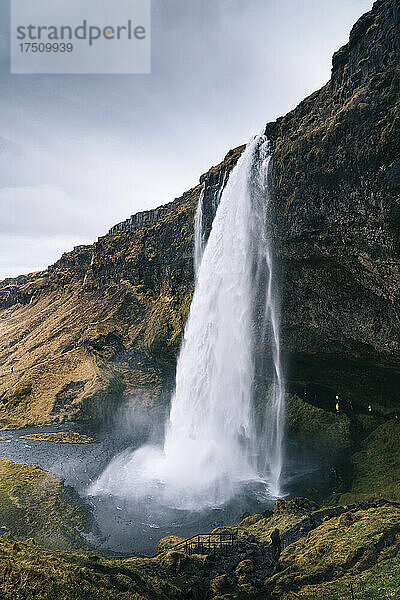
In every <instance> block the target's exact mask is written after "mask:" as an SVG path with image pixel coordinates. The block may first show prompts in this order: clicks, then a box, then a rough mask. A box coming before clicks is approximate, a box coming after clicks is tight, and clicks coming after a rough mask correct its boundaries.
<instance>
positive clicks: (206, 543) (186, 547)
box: [170, 532, 237, 555]
mask: <svg viewBox="0 0 400 600" xmlns="http://www.w3.org/2000/svg"><path fill="white" fill-rule="evenodd" d="M236 544H237V537H236V534H235V533H231V532H226V533H199V534H197V535H194V536H193V537H191V538H188V539H187V540H184V541H183V542H179V544H176V545H175V546H172V548H170V550H177V551H180V552H185V554H189V555H190V554H214V555H215V554H217V553H218V554H226V555H227V554H228V552H229V548H232V547H233V546H235V545H236Z"/></svg>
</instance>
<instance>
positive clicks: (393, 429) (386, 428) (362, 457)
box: [339, 419, 400, 504]
mask: <svg viewBox="0 0 400 600" xmlns="http://www.w3.org/2000/svg"><path fill="white" fill-rule="evenodd" d="M352 466H353V478H352V483H351V489H350V490H349V492H347V493H345V494H343V495H342V496H341V497H340V499H339V502H340V503H341V504H351V503H353V502H355V501H356V502H360V501H366V500H376V499H379V498H387V499H389V500H396V501H397V502H400V423H399V422H398V421H397V420H395V419H393V420H391V421H387V422H386V423H384V424H383V425H380V426H379V427H377V428H376V429H375V430H374V431H372V433H370V435H368V436H367V437H366V438H365V439H364V440H363V442H362V444H361V449H360V451H359V452H356V453H355V454H354V455H353V457H352Z"/></svg>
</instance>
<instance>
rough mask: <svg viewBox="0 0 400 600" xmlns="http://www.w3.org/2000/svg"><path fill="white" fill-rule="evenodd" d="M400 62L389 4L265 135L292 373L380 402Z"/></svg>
mask: <svg viewBox="0 0 400 600" xmlns="http://www.w3.org/2000/svg"><path fill="white" fill-rule="evenodd" d="M399 56H400V5H399V3H398V2H397V1H395V0H392V1H387V0H380V1H378V2H376V3H375V4H374V7H373V10H372V11H371V12H369V13H367V14H365V15H364V16H363V17H361V19H360V20H359V21H358V22H357V23H356V24H355V25H354V27H353V29H352V31H351V33H350V39H349V42H348V43H347V44H346V45H345V46H343V47H342V48H341V49H340V50H339V51H338V52H336V53H335V54H334V56H333V67H332V76H331V80H330V81H329V82H328V83H327V84H326V85H325V86H324V87H323V88H322V89H321V90H319V91H318V92H315V93H314V94H312V95H311V96H310V97H308V98H307V99H305V100H304V101H303V102H302V103H301V104H299V106H297V108H295V110H293V111H292V112H290V113H289V114H288V115H286V116H285V117H282V118H280V119H278V120H277V121H276V122H275V123H269V124H268V125H267V127H266V132H267V135H268V137H269V139H270V140H271V143H272V145H273V150H274V159H273V169H272V186H273V210H272V216H273V225H274V234H275V235H274V238H275V242H276V249H277V254H278V256H279V259H278V261H277V262H278V264H280V265H281V268H282V281H281V287H282V290H283V301H282V305H283V336H282V337H283V340H284V346H285V351H286V352H287V353H289V354H290V355H291V357H292V359H293V358H296V357H297V360H292V363H291V364H292V369H291V376H292V377H294V378H297V377H300V378H301V372H302V371H303V377H304V379H307V377H309V376H310V372H311V371H312V372H313V373H314V381H315V380H320V381H321V382H324V381H325V382H326V381H327V380H328V381H329V383H330V384H334V383H335V382H336V386H337V389H338V390H339V391H340V392H343V393H347V394H353V395H354V393H356V394H357V393H358V394H359V395H360V396H361V397H362V396H365V395H367V394H368V391H369V395H370V397H372V399H374V397H376V395H377V392H378V393H379V396H382V395H384V396H387V395H388V394H389V395H390V396H393V397H398V396H397V389H396V387H397V386H395V385H394V382H393V381H392V380H391V376H390V373H392V372H396V373H397V374H398V373H399V359H400V345H399V344H400V340H399V333H400V321H399V317H400V253H399V250H400V245H399V241H400V238H399V234H400V151H399V150H400V136H399V133H400V127H399V124H400V112H399V110H400V106H399V90H400V85H399V69H400V61H399ZM356 363H357V364H356ZM296 365H297V366H298V368H297V369H296ZM373 366H376V367H378V366H379V367H386V368H387V370H386V371H384V370H382V369H379V368H378V369H373ZM355 373H357V374H358V376H356V377H355ZM377 378H378V380H379V381H377Z"/></svg>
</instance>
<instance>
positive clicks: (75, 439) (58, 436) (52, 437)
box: [20, 431, 95, 444]
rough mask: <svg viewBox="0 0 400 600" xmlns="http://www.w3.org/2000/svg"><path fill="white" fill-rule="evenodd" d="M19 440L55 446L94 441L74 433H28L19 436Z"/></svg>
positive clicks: (81, 434)
mask: <svg viewBox="0 0 400 600" xmlns="http://www.w3.org/2000/svg"><path fill="white" fill-rule="evenodd" d="M20 439H24V440H34V441H35V442H54V443H55V444H91V443H93V442H94V441H95V439H94V438H92V437H89V436H88V435H85V434H84V433H77V432H76V431H57V432H51V433H50V432H49V433H28V434H26V435H21V436H20Z"/></svg>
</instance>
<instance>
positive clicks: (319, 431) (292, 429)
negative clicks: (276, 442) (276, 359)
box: [287, 395, 352, 454]
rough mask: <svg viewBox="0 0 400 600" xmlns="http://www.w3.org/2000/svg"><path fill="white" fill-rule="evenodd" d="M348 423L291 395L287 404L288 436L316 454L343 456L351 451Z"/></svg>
mask: <svg viewBox="0 0 400 600" xmlns="http://www.w3.org/2000/svg"><path fill="white" fill-rule="evenodd" d="M350 425H351V423H350V419H349V418H348V417H347V416H346V415H336V414H334V413H333V412H328V411H326V410H323V409H322V408H317V407H315V406H312V405H311V404H308V403H307V402H304V401H303V400H301V399H300V398H299V397H298V396H294V395H291V396H289V397H288V403H287V431H288V435H289V436H290V437H292V438H294V439H296V441H297V442H299V443H303V444H305V445H306V446H308V447H313V448H314V449H315V450H317V451H318V453H329V454H331V453H334V454H336V453H343V452H345V453H347V452H348V451H349V450H350V448H351V447H352V437H351V431H350Z"/></svg>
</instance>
